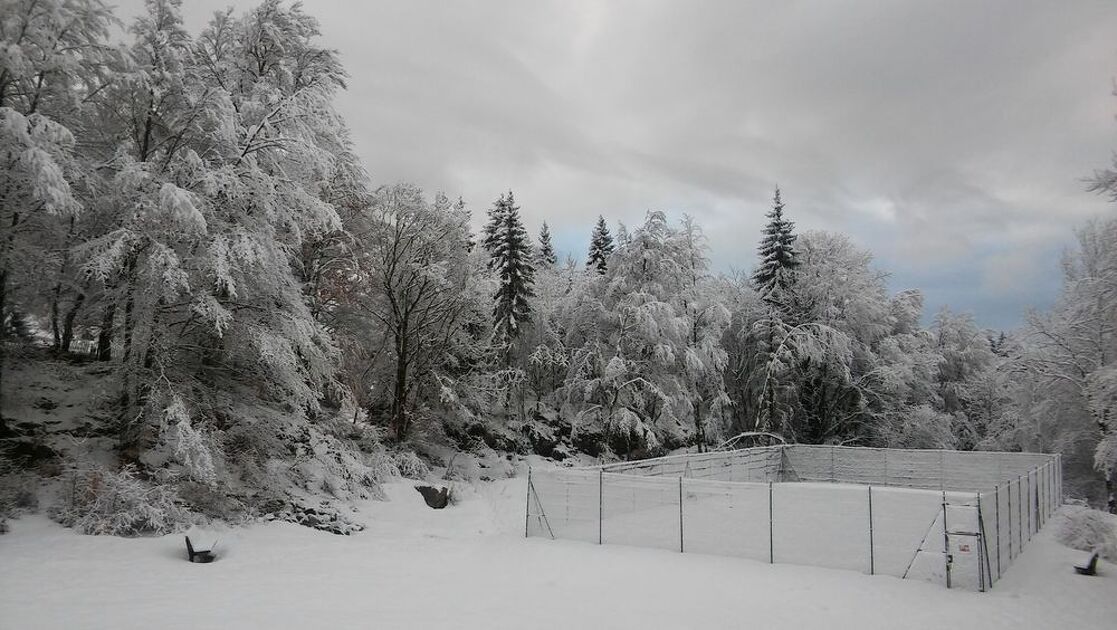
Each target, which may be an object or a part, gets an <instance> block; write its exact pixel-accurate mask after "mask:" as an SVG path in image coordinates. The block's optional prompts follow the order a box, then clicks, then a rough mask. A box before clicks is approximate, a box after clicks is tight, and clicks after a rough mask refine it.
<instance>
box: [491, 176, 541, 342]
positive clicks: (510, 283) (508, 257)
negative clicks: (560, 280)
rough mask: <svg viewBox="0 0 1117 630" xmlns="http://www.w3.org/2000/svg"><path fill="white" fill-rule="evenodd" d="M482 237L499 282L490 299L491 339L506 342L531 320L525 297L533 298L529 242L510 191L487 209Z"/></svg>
mask: <svg viewBox="0 0 1117 630" xmlns="http://www.w3.org/2000/svg"><path fill="white" fill-rule="evenodd" d="M484 236H485V240H484V247H485V250H486V251H488V252H489V257H490V258H489V269H490V270H492V271H495V272H496V275H497V282H498V286H497V290H496V294H495V295H494V296H493V298H494V300H495V302H496V304H494V305H493V336H494V337H495V338H496V339H497V340H499V341H501V342H503V343H509V342H511V341H512V340H513V339H515V338H516V336H517V335H518V334H519V331H520V326H521V325H522V324H524V323H526V322H530V321H531V305H530V304H529V303H528V298H530V297H533V296H534V295H535V292H534V291H533V287H534V285H535V266H534V265H532V263H531V260H532V247H531V240H530V237H529V236H528V233H527V230H526V229H524V224H523V222H522V221H520V209H519V208H518V207H517V206H516V202H515V199H514V198H513V197H512V191H508V194H507V195H501V196H500V198H499V199H497V201H496V203H495V204H493V207H492V209H491V210H489V222H488V223H487V224H486V225H485V230H484Z"/></svg>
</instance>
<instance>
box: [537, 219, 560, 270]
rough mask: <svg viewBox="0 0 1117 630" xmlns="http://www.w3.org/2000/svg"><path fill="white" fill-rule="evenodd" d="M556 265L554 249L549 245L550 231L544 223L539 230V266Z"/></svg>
mask: <svg viewBox="0 0 1117 630" xmlns="http://www.w3.org/2000/svg"><path fill="white" fill-rule="evenodd" d="M556 264H558V256H555V247H554V245H552V244H551V229H550V228H548V227H547V222H546V221H544V222H543V227H542V228H540V230H539V265H540V266H541V267H554V266H555V265H556Z"/></svg>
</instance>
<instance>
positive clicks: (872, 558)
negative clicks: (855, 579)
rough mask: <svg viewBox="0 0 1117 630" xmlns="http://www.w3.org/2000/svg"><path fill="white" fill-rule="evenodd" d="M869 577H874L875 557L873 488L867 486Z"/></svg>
mask: <svg viewBox="0 0 1117 630" xmlns="http://www.w3.org/2000/svg"><path fill="white" fill-rule="evenodd" d="M869 575H876V557H875V556H874V554H873V487H872V486H869Z"/></svg>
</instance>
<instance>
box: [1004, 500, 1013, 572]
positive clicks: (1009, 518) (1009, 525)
mask: <svg viewBox="0 0 1117 630" xmlns="http://www.w3.org/2000/svg"><path fill="white" fill-rule="evenodd" d="M1005 493H1006V494H1007V495H1008V514H1006V516H1007V517H1008V561H1009V562H1012V482H1011V481H1009V482H1008V483H1006V484H1005Z"/></svg>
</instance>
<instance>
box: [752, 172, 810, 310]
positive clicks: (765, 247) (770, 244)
mask: <svg viewBox="0 0 1117 630" xmlns="http://www.w3.org/2000/svg"><path fill="white" fill-rule="evenodd" d="M767 217H768V225H766V226H765V227H764V237H763V238H762V239H760V247H759V248H757V251H758V253H759V255H760V264H759V265H758V266H757V268H756V271H755V272H753V274H752V282H753V285H754V286H755V287H756V290H757V292H758V293H759V294H760V295H761V296H762V297H764V299H765V300H766V301H770V302H771V301H778V300H779V299H780V298H778V297H777V295H778V294H779V293H782V292H783V291H786V290H787V288H788V287H790V286H791V283H792V278H793V276H792V274H793V273H794V271H795V268H796V267H798V266H799V260H798V258H797V257H796V255H795V233H794V230H795V224H794V223H793V222H791V221H789V220H787V219H785V218H784V215H783V201H782V200H781V199H780V189H779V188H778V187H777V188H776V194H775V197H774V198H773V200H772V209H771V210H770V211H769V212H768V214H767Z"/></svg>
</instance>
